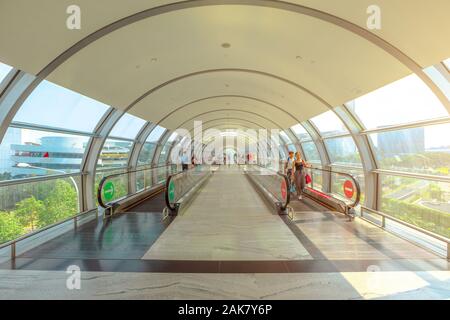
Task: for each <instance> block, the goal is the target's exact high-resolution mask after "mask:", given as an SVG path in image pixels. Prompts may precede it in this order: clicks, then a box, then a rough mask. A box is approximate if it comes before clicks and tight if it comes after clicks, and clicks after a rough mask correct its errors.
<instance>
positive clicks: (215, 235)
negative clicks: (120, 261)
mask: <svg viewBox="0 0 450 320" xmlns="http://www.w3.org/2000/svg"><path fill="white" fill-rule="evenodd" d="M143 259H164V260H221V261H224V260H300V259H312V258H311V256H310V255H309V253H308V251H307V250H306V249H305V248H304V247H303V245H302V244H301V243H300V241H299V240H298V239H297V238H296V237H295V235H294V234H293V233H292V232H291V231H290V230H289V228H288V226H287V225H286V224H285V223H284V222H283V220H282V219H281V218H280V216H279V215H277V214H276V212H274V211H273V209H271V208H269V207H268V206H267V205H266V203H265V202H264V200H263V199H262V198H261V196H260V195H258V193H257V192H255V188H254V187H253V186H252V185H251V183H250V181H249V180H248V178H247V177H246V176H245V174H244V173H243V171H239V170H233V169H227V167H226V166H224V167H223V168H221V170H218V171H216V172H215V173H214V174H213V175H212V177H211V178H209V180H208V181H207V182H206V184H205V185H204V186H203V187H202V188H201V189H200V190H199V192H198V195H196V198H195V200H194V201H193V202H192V204H190V205H189V206H188V208H187V209H186V211H185V213H184V214H183V215H182V216H178V217H177V218H176V219H175V220H174V222H173V223H172V224H171V225H170V226H169V227H168V228H167V230H166V231H165V232H164V233H163V234H162V235H161V236H160V237H159V239H158V240H157V241H156V243H155V244H154V245H153V246H152V247H151V248H150V250H149V251H148V252H147V253H146V254H145V255H144V257H143Z"/></svg>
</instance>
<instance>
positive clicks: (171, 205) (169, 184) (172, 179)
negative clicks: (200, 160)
mask: <svg viewBox="0 0 450 320" xmlns="http://www.w3.org/2000/svg"><path fill="white" fill-rule="evenodd" d="M211 173H212V172H211V167H210V166H209V165H197V166H195V167H194V168H192V169H189V170H186V171H182V172H178V173H175V174H172V175H170V176H169V177H168V178H167V181H166V191H165V201H166V206H167V209H168V210H169V211H170V213H171V214H177V213H178V211H179V209H180V206H181V204H182V203H186V202H187V200H188V199H189V198H190V197H191V196H192V195H193V194H194V193H195V191H196V190H197V189H198V187H200V186H201V185H202V184H203V182H204V181H206V179H207V178H208V177H210V175H211Z"/></svg>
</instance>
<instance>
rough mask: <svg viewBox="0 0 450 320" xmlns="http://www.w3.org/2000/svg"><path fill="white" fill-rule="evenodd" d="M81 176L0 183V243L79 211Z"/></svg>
mask: <svg viewBox="0 0 450 320" xmlns="http://www.w3.org/2000/svg"><path fill="white" fill-rule="evenodd" d="M79 190H80V176H73V177H64V178H55V179H48V180H45V181H39V182H27V183H18V184H14V185H7V186H0V244H1V243H4V242H7V241H10V240H13V239H15V238H17V237H20V236H21V235H24V234H27V233H29V232H32V231H35V230H37V229H41V228H44V227H46V226H48V225H51V224H53V223H56V222H59V221H62V220H64V219H66V218H69V217H72V216H74V215H76V214H77V213H78V212H79V205H78V204H79V198H80V193H79Z"/></svg>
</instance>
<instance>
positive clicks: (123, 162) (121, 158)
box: [97, 139, 133, 170]
mask: <svg viewBox="0 0 450 320" xmlns="http://www.w3.org/2000/svg"><path fill="white" fill-rule="evenodd" d="M132 145H133V142H132V141H126V140H117V139H107V140H106V141H105V144H104V145H103V148H102V151H101V153H100V157H99V159H98V162H97V170H103V169H112V168H120V167H126V166H127V164H128V157H129V155H130V150H131V147H132Z"/></svg>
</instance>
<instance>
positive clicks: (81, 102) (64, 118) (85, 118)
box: [13, 81, 109, 132]
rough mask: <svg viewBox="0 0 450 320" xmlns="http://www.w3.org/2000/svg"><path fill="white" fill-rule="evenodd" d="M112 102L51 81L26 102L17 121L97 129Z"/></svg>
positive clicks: (40, 87)
mask: <svg viewBox="0 0 450 320" xmlns="http://www.w3.org/2000/svg"><path fill="white" fill-rule="evenodd" d="M108 108H109V107H108V106H107V105H105V104H103V103H100V102H98V101H96V100H93V99H91V98H88V97H85V96H83V95H81V94H78V93H76V92H74V91H71V90H68V89H65V88H63V87H61V86H58V85H56V84H53V83H51V82H49V81H43V82H42V83H41V84H40V85H39V86H38V87H37V88H36V89H35V90H34V91H33V92H32V93H31V94H30V96H29V97H28V99H27V100H26V101H25V102H24V103H23V105H22V106H21V108H20V109H19V111H18V112H17V113H16V115H15V117H14V119H13V122H21V123H29V124H33V125H38V126H48V127H55V128H61V129H64V130H74V131H82V132H93V131H94V129H95V126H96V125H97V123H98V122H99V120H100V118H101V117H102V116H103V115H104V113H105V112H106V110H108Z"/></svg>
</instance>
